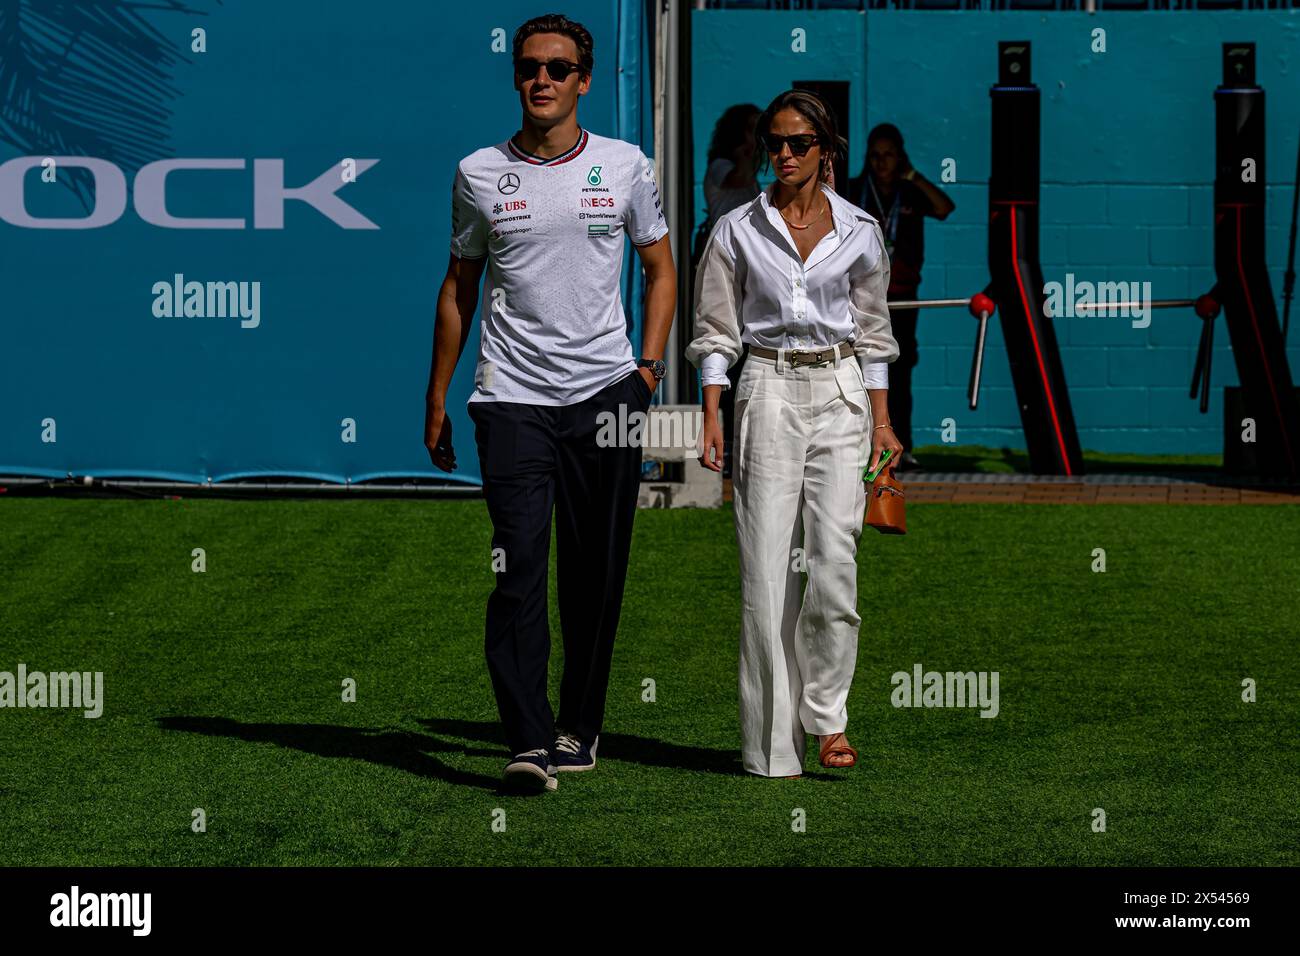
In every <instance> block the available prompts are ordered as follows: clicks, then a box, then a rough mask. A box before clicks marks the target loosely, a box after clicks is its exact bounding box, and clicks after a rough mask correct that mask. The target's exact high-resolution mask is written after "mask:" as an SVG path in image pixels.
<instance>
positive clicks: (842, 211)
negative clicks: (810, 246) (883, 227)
mask: <svg viewBox="0 0 1300 956" xmlns="http://www.w3.org/2000/svg"><path fill="white" fill-rule="evenodd" d="M819 185H820V186H821V190H822V192H823V193H824V194H825V195H826V198H827V199H828V200H829V201H830V204H831V217H832V218H833V220H834V224H835V231H836V234H837V235H838V236H839V241H840V242H844V240H846V239H847V238H848V237H849V234H850V233H851V232H853V229H854V227H855V226H856V225H857V217H856V216H854V215H853V212H852V210H853V208H854V207H852V206H850V205H849V204H848V202H847V201H846V200H844V199H842V198H841V197H840V196H839V194H837V193H836V192H835V190H833V189H831V188H830V187H829V186H827V185H826V184H825V183H820V184H819ZM773 186H775V183H774V184H773V185H772V186H768V187H767V188H766V189H763V190H760V191H759V193H758V195H757V196H755V197H754V201H753V203H752V204H751V205H750V210H751V212H755V213H757V214H759V215H761V216H763V217H764V218H766V219H767V221H768V222H769V223H771V225H772V228H773V229H775V230H776V234H777V235H778V236H780V237H781V238H782V239H783V240H785V245H786V248H787V251H788V252H789V253H790V254H791V255H793V256H795V257H796V258H798V257H799V253H798V250H796V249H794V248H793V247H792V246H791V245H790V241H789V239H788V238H786V237H787V234H788V231H787V230H786V229H783V228H782V221H781V213H780V212H779V211H778V210H777V208H776V207H775V206H773V205H772V200H771V198H770V197H769V195H768V194H769V193H770V192H771V191H772V188H773ZM811 261H812V260H809V262H811Z"/></svg>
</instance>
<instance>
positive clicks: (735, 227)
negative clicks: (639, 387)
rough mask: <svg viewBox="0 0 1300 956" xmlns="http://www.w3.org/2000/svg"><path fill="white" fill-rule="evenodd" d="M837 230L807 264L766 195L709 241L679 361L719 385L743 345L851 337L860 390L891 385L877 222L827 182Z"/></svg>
mask: <svg viewBox="0 0 1300 956" xmlns="http://www.w3.org/2000/svg"><path fill="white" fill-rule="evenodd" d="M821 190H822V193H823V195H825V196H826V198H827V199H828V200H829V201H830V204H831V210H830V212H831V216H832V221H833V225H834V228H833V229H832V230H831V231H830V232H828V233H827V234H826V235H825V236H824V237H823V238H822V240H821V241H820V242H819V243H817V246H816V247H815V248H814V249H813V251H812V253H811V254H810V255H809V256H808V261H807V262H804V261H803V259H802V258H801V257H800V256H799V250H798V248H797V247H796V246H795V242H794V237H793V236H792V235H791V233H790V229H789V227H788V226H787V225H786V222H785V220H784V219H783V218H782V217H781V214H780V212H778V211H777V210H776V208H775V207H774V206H773V205H772V203H771V198H770V188H769V190H765V191H763V192H762V193H760V194H759V195H758V197H757V198H755V199H754V201H753V202H751V203H746V204H745V205H743V206H740V207H739V208H737V209H733V210H732V211H731V212H729V213H727V215H725V216H724V217H723V218H722V219H720V220H719V221H718V224H717V226H715V227H714V229H713V233H712V234H711V235H710V236H709V241H708V245H707V246H706V247H705V250H704V256H703V258H702V259H701V261H700V268H699V271H698V273H697V275H696V279H695V303H696V305H695V339H694V340H693V341H692V342H691V344H690V345H689V346H687V349H686V357H687V358H688V359H689V360H690V361H691V362H692V363H693V364H694V365H696V366H697V367H698V368H699V369H700V370H701V373H702V375H701V380H702V383H703V384H704V385H722V386H723V387H726V386H727V385H728V384H729V383H728V381H727V369H728V368H730V367H731V366H732V365H734V364H735V363H736V362H737V360H739V358H740V353H741V347H742V344H745V345H758V346H763V347H766V348H773V349H819V348H826V347H828V346H831V345H835V344H836V343H838V342H843V341H845V340H849V341H851V342H852V343H853V352H854V355H855V357H856V358H857V360H858V363H859V365H860V366H861V367H862V378H863V381H864V382H866V386H867V388H888V387H889V374H888V364H887V363H889V362H892V361H893V360H894V359H896V358H897V357H898V343H897V342H896V341H895V340H894V335H893V332H892V331H891V330H890V324H889V306H888V305H887V304H886V299H885V293H886V290H887V289H888V288H889V256H888V255H887V254H886V252H885V242H884V237H883V236H882V235H881V232H880V224H879V223H877V222H876V220H875V219H874V218H873V217H872V216H870V215H868V214H867V213H866V212H864V211H863V210H861V209H859V208H857V207H856V206H854V205H853V204H851V203H850V202H848V201H847V200H845V199H842V198H840V196H839V195H837V194H836V193H835V191H834V190H832V189H830V188H829V187H827V186H826V185H825V184H823V185H822V186H821Z"/></svg>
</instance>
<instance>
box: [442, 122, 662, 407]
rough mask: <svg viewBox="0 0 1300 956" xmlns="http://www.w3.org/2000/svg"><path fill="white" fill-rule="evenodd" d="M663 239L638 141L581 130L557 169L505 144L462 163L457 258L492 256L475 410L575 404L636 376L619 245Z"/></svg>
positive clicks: (456, 191)
mask: <svg viewBox="0 0 1300 956" xmlns="http://www.w3.org/2000/svg"><path fill="white" fill-rule="evenodd" d="M667 232H668V224H667V223H666V222H665V221H664V215H663V209H662V208H661V205H660V201H659V189H658V186H657V185H656V183H655V178H654V167H653V166H652V165H651V164H650V161H649V159H647V158H646V156H645V154H644V153H643V152H642V151H641V150H640V148H639V147H637V146H636V145H635V144H633V143H626V142H624V141H623V140H620V139H610V138H607V137H604V136H597V135H596V134H595V133H592V132H589V131H587V130H582V131H581V132H580V133H579V136H578V141H577V142H576V143H574V145H573V147H572V148H571V149H569V150H568V151H567V152H565V153H562V154H560V155H559V156H555V157H552V158H550V159H543V158H542V157H539V156H532V155H530V154H528V153H525V152H523V151H521V150H520V149H519V148H518V147H516V146H515V144H514V143H513V142H511V141H510V140H507V141H506V142H504V143H499V144H498V145H496V146H490V147H486V148H484V149H480V150H478V151H476V152H473V153H471V154H470V155H468V156H466V157H465V158H464V159H462V160H461V161H460V164H459V165H458V166H457V168H456V178H455V182H454V184H453V186H452V215H451V252H452V254H453V255H455V256H456V257H458V258H462V259H478V258H482V257H483V256H485V255H486V256H488V269H487V275H488V279H487V287H486V289H485V290H484V300H483V305H482V308H481V309H480V314H481V315H482V320H483V325H482V334H481V335H480V338H479V358H478V368H477V370H476V373H475V376H474V385H475V388H474V392H473V393H472V394H471V395H470V398H469V400H470V401H471V402H490V401H498V402H524V403H527V404H532V405H571V404H573V403H575V402H580V401H583V400H584V399H586V398H590V397H591V396H592V395H594V394H595V393H596V392H598V391H600V390H601V389H602V388H605V387H606V386H608V385H611V384H612V383H614V382H615V381H617V380H618V379H619V378H621V377H623V376H625V375H627V373H628V372H630V371H631V370H633V369H635V368H636V361H635V359H634V358H633V356H632V343H631V342H630V341H629V340H628V337H627V316H626V314H625V313H624V311H623V300H622V297H621V296H620V294H619V276H620V273H621V271H622V266H623V237H624V235H626V236H628V237H629V238H630V239H631V240H632V242H634V243H635V244H637V245H646V244H648V243H651V242H655V241H657V240H658V239H660V238H661V237H662V236H663V235H664V234H665V233H667Z"/></svg>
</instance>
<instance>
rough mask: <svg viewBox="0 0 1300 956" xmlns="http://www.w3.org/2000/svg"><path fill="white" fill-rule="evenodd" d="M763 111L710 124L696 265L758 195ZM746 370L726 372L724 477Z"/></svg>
mask: <svg viewBox="0 0 1300 956" xmlns="http://www.w3.org/2000/svg"><path fill="white" fill-rule="evenodd" d="M761 112H762V110H760V109H759V108H758V107H757V106H755V105H754V104H753V103H737V104H735V105H734V106H729V107H727V109H726V110H725V111H724V112H723V114H722V115H721V116H720V117H718V121H717V123H715V124H714V125H713V138H712V139H710V140H709V165H708V168H707V169H706V170H705V172H704V202H705V205H706V207H707V214H706V215H705V218H704V220H703V222H701V223H700V227H699V229H697V230H696V232H695V243H694V247H693V250H692V255H691V262H692V263H693V264H695V265H698V264H699V261H700V257H701V256H702V255H703V253H704V244H705V243H706V242H707V241H708V238H709V236H710V235H712V233H713V229H714V227H715V226H716V225H717V224H718V220H719V219H721V218H722V217H723V216H725V215H726V214H727V213H729V212H731V210H733V209H735V208H736V207H737V206H743V205H745V204H746V203H750V202H753V201H754V198H755V197H756V196H757V195H758V167H759V163H760V162H761V160H762V158H763V155H762V153H760V152H759V151H758V141H757V140H756V139H755V138H754V125H755V124H756V123H757V122H758V116H759V114H760V113H761ZM744 367H745V357H744V355H742V356H741V357H740V361H739V362H737V363H736V364H735V365H733V366H732V367H731V368H730V369H728V370H727V377H728V379H729V380H730V382H731V387H730V388H728V389H727V390H726V391H725V392H724V393H723V395H722V405H721V409H722V421H723V425H724V437H725V438H726V450H725V460H724V461H723V464H722V475H723V477H724V478H730V477H731V437H732V434H733V431H732V420H733V418H734V417H735V416H734V412H735V407H734V403H733V401H732V396H733V395H734V394H735V389H736V383H737V382H738V381H740V373H741V371H742V370H743V369H744Z"/></svg>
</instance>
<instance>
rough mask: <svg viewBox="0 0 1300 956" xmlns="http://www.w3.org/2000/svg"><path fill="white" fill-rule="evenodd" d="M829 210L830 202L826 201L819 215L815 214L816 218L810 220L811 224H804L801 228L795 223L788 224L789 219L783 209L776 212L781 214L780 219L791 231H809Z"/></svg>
mask: <svg viewBox="0 0 1300 956" xmlns="http://www.w3.org/2000/svg"><path fill="white" fill-rule="evenodd" d="M830 208H831V204H830V200H826V205H825V206H824V207H823V208H822V211H821V212H819V213H818V214H817V218H816V219H814V220H812V222H809V223H805V224H804V225H802V226H801V225H799V224H798V223H796V222H790V220H789V218H788V217H787V216H786V214H785V210H784V209H778V210H777V212H779V213H780V214H781V218H782V219H784V220H785V221H786V224H787V225H788V226H789V227H790V228H791V229H810V228H812V227H813V225H815V224H816V222H817V220H818V219H821V217H822V216H824V215H826V211H827V210H828V209H830Z"/></svg>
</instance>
